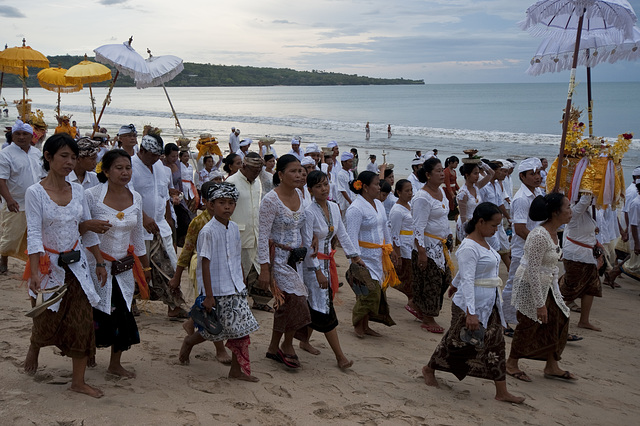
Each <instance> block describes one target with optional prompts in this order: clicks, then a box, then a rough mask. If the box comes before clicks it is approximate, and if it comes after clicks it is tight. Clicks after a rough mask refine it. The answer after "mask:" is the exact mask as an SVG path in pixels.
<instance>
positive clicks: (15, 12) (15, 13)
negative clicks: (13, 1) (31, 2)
mask: <svg viewBox="0 0 640 426" xmlns="http://www.w3.org/2000/svg"><path fill="white" fill-rule="evenodd" d="M0 16H5V17H7V18H26V17H27V15H25V14H24V13H22V12H20V10H19V9H17V8H15V7H13V6H0Z"/></svg>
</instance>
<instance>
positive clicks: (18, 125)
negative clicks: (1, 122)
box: [11, 120, 33, 134]
mask: <svg viewBox="0 0 640 426" xmlns="http://www.w3.org/2000/svg"><path fill="white" fill-rule="evenodd" d="M11 131H12V132H27V133H31V134H33V127H31V125H30V124H27V123H23V122H22V121H21V120H16V122H15V123H14V124H13V127H12V128H11Z"/></svg>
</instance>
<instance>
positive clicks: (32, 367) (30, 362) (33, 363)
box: [24, 345, 40, 376]
mask: <svg viewBox="0 0 640 426" xmlns="http://www.w3.org/2000/svg"><path fill="white" fill-rule="evenodd" d="M39 354H40V349H38V348H36V347H35V346H33V345H29V350H28V351H27V358H26V359H25V360H24V372H25V373H27V374H28V375H30V376H33V375H34V374H36V371H38V355H39Z"/></svg>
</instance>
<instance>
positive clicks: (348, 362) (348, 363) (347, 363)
mask: <svg viewBox="0 0 640 426" xmlns="http://www.w3.org/2000/svg"><path fill="white" fill-rule="evenodd" d="M352 365H353V361H351V360H349V359H347V358H345V359H343V360H338V367H339V368H340V369H341V370H346V369H348V368H351V366H352Z"/></svg>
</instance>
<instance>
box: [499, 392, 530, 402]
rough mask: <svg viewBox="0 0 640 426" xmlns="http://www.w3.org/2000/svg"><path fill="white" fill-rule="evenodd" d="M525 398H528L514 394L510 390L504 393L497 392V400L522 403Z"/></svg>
mask: <svg viewBox="0 0 640 426" xmlns="http://www.w3.org/2000/svg"><path fill="white" fill-rule="evenodd" d="M525 399H526V398H523V397H521V396H515V395H512V394H510V393H509V392H506V393H503V394H496V400H497V401H504V402H512V403H514V404H522V403H523V402H524V400H525Z"/></svg>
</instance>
